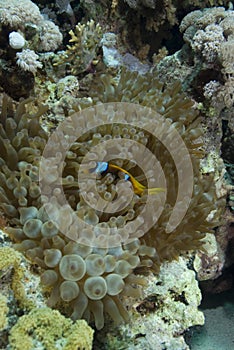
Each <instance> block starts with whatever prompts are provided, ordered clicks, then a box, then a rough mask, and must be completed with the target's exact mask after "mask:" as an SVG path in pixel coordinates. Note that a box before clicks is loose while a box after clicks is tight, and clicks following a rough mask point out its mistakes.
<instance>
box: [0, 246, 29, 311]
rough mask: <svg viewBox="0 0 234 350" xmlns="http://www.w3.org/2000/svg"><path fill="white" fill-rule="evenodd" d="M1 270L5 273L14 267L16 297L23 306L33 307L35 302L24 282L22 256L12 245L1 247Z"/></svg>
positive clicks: (13, 278)
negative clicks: (26, 289) (27, 291)
mask: <svg viewBox="0 0 234 350" xmlns="http://www.w3.org/2000/svg"><path fill="white" fill-rule="evenodd" d="M0 257H1V258H0V270H1V273H2V274H3V275H4V273H6V271H7V270H10V269H13V277H12V286H11V287H12V290H13V293H14V297H15V299H16V300H17V301H18V302H19V304H20V305H21V306H22V307H23V308H31V307H32V306H33V302H32V301H31V300H29V299H28V298H27V296H26V293H25V288H24V285H23V283H22V280H23V276H24V269H23V268H22V267H21V266H20V262H21V256H20V254H19V253H18V252H17V251H15V250H14V249H13V248H10V247H0Z"/></svg>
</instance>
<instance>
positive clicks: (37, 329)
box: [9, 308, 93, 350]
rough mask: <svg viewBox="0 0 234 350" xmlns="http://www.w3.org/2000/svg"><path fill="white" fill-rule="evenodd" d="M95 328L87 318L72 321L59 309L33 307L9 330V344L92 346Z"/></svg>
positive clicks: (66, 349) (16, 349)
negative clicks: (87, 321)
mask: <svg viewBox="0 0 234 350" xmlns="http://www.w3.org/2000/svg"><path fill="white" fill-rule="evenodd" d="M92 340H93V330H92V328H90V327H89V326H88V325H87V323H86V322H85V321H84V320H79V321H76V322H75V323H73V322H72V321H71V320H69V319H67V318H65V317H64V316H62V315H61V314H60V313H59V312H58V311H57V310H51V309H50V308H39V309H33V310H32V311H30V313H29V314H27V315H24V316H22V317H20V319H19V320H18V322H17V323H16V325H14V326H13V327H12V329H11V330H10V336H9V343H10V346H11V349H13V350H20V349H24V350H31V349H35V348H38V347H39V346H40V347H43V348H44V349H48V350H55V349H58V348H59V349H62V350H76V349H85V350H91V349H92Z"/></svg>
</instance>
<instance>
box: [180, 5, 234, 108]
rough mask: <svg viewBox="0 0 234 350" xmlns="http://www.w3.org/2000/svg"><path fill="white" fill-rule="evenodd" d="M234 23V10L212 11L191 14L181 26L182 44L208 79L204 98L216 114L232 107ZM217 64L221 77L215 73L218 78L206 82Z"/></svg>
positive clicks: (221, 8)
mask: <svg viewBox="0 0 234 350" xmlns="http://www.w3.org/2000/svg"><path fill="white" fill-rule="evenodd" d="M233 22H234V11H233V10H225V8H224V7H214V8H210V9H204V10H196V11H193V12H191V13H189V14H188V15H187V16H185V18H184V19H183V20H182V22H181V24H180V30H181V32H182V33H183V37H184V40H185V42H186V43H188V44H189V46H190V47H191V49H192V51H193V55H194V58H193V59H194V63H195V65H201V64H202V65H203V67H202V71H203V75H204V76H205V75H207V77H206V80H207V81H206V82H205V84H204V86H203V88H204V96H205V97H206V98H207V99H209V100H211V104H212V105H213V106H215V107H216V108H218V109H219V110H222V109H223V108H224V107H228V108H230V107H232V106H233V95H234V94H233V92H234V91H233V73H234V67H233V60H232V57H233V47H234V39H233V38H234V26H233ZM201 62H202V63H201ZM217 64H218V65H220V68H219V71H221V73H222V74H221V75H220V74H218V72H217V74H216V76H217V78H216V79H215V80H214V79H212V78H211V79H210V81H209V80H208V79H209V72H210V71H211V70H212V69H215V70H216V71H217V70H218V68H217ZM205 70H207V74H206V73H205ZM199 74H202V73H201V72H199Z"/></svg>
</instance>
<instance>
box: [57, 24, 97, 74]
mask: <svg viewBox="0 0 234 350" xmlns="http://www.w3.org/2000/svg"><path fill="white" fill-rule="evenodd" d="M69 34H70V36H71V39H70V40H69V42H70V43H71V45H68V46H67V50H66V51H65V53H64V61H65V62H67V63H69V64H70V69H71V73H72V74H73V75H78V74H80V73H82V72H84V71H86V70H88V69H90V68H91V64H92V63H93V61H94V58H95V57H96V55H97V50H98V46H99V45H100V41H101V36H102V29H101V26H100V25H99V24H98V23H97V24H95V23H94V21H93V20H90V21H88V22H87V23H86V24H81V23H79V24H77V25H76V26H75V29H74V31H73V30H70V32H69ZM62 62H63V60H62ZM62 62H58V64H61V63H62Z"/></svg>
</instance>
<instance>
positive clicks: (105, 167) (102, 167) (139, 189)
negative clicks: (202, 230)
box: [91, 162, 165, 196]
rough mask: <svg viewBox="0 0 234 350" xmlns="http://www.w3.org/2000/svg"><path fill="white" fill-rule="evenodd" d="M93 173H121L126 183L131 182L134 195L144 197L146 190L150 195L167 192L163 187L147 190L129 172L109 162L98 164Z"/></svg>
mask: <svg viewBox="0 0 234 350" xmlns="http://www.w3.org/2000/svg"><path fill="white" fill-rule="evenodd" d="M91 171H92V172H95V173H96V174H101V175H102V174H103V173H106V172H108V171H110V172H116V171H121V172H122V173H123V174H124V180H125V181H130V182H131V184H132V186H133V189H134V193H136V194H138V195H140V196H141V195H142V194H143V192H144V191H145V190H147V191H148V194H156V193H158V192H165V189H164V188H161V187H154V188H148V189H147V188H146V187H145V186H144V185H142V184H141V183H140V182H138V181H137V180H136V179H135V178H134V177H133V176H132V175H131V174H130V173H129V172H128V171H127V170H125V169H123V168H121V167H120V166H118V165H115V164H111V163H108V162H97V165H96V167H95V168H94V169H92V170H91Z"/></svg>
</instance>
